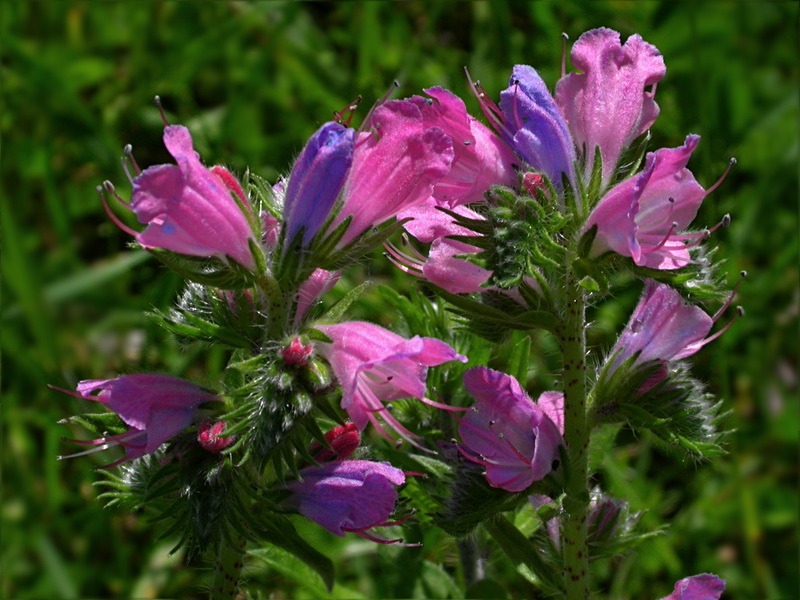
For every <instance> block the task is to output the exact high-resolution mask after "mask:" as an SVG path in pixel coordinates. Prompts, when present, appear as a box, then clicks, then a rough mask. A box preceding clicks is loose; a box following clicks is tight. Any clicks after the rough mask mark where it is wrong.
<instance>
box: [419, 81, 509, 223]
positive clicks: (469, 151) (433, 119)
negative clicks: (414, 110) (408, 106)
mask: <svg viewBox="0 0 800 600" xmlns="http://www.w3.org/2000/svg"><path fill="white" fill-rule="evenodd" d="M425 93H426V94H428V96H430V97H431V99H428V98H423V97H421V96H414V97H412V98H410V99H408V100H406V102H412V103H414V104H415V105H416V106H417V107H418V108H419V109H420V111H421V112H422V118H423V122H424V124H425V126H426V127H439V128H441V129H442V130H443V131H444V132H445V133H446V134H447V135H448V136H450V138H451V139H452V141H453V152H454V159H453V164H452V167H451V169H450V172H449V173H448V174H447V175H446V176H445V177H444V178H443V179H441V180H440V181H439V182H438V183H437V184H436V186H435V187H434V191H433V197H434V198H435V199H436V201H437V204H440V205H442V206H447V207H449V208H453V207H455V206H458V205H462V204H469V203H471V202H479V201H481V200H484V193H485V192H486V191H487V190H488V189H489V188H490V187H491V186H493V185H509V186H510V185H514V184H515V183H516V182H517V174H516V172H515V171H514V168H513V165H514V164H515V163H517V162H519V161H518V160H517V157H516V156H515V155H514V153H513V152H512V151H511V149H510V148H509V147H508V146H506V144H504V143H503V141H502V140H501V139H500V138H499V137H497V136H496V135H495V134H494V133H492V131H491V130H490V129H489V128H488V127H486V126H485V125H483V124H482V123H481V122H480V121H478V120H476V119H475V118H473V117H472V116H470V115H469V114H467V108H466V106H465V105H464V101H463V100H462V99H461V98H459V97H458V96H456V95H455V94H453V93H452V92H449V91H448V90H445V89H443V88H440V87H433V88H428V89H426V90H425Z"/></svg>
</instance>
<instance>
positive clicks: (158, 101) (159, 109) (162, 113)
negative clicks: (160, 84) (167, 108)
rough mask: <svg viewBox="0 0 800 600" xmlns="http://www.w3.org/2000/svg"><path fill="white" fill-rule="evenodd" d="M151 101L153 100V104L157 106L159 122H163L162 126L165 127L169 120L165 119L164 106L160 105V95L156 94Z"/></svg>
mask: <svg viewBox="0 0 800 600" xmlns="http://www.w3.org/2000/svg"><path fill="white" fill-rule="evenodd" d="M153 102H155V105H156V106H157V107H158V112H160V113H161V122H162V123H164V127H166V126H167V125H169V121H167V115H166V114H164V107H163V106H161V97H160V96H156V97H155V98H153Z"/></svg>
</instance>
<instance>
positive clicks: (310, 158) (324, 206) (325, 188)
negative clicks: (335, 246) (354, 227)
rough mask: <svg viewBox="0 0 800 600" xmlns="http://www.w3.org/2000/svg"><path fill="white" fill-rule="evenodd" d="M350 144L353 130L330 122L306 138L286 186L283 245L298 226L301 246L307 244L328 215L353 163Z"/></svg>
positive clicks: (292, 235)
mask: <svg viewBox="0 0 800 600" xmlns="http://www.w3.org/2000/svg"><path fill="white" fill-rule="evenodd" d="M354 145H355V131H354V130H353V129H350V128H349V127H344V126H343V125H340V124H339V123H332V122H330V123H325V124H324V125H323V126H322V127H320V128H319V129H318V130H317V131H316V132H315V133H314V135H312V136H311V139H309V140H308V143H307V144H306V147H305V148H303V151H302V152H301V153H300V156H298V157H297V160H296V161H295V163H294V167H292V173H291V175H290V176H289V185H288V186H287V188H286V199H285V203H284V209H283V220H284V222H285V223H286V226H285V233H286V242H287V244H288V243H291V241H292V240H293V239H294V237H295V236H296V235H297V234H298V232H299V231H300V229H301V228H302V229H303V239H302V246H303V247H306V246H308V244H309V243H310V242H311V239H312V238H313V237H314V235H316V233H317V231H319V228H320V227H321V226H322V224H323V223H324V222H325V219H327V218H328V214H329V213H330V211H331V209H332V208H333V205H334V203H335V202H336V199H337V198H338V197H339V192H340V191H341V189H342V186H343V185H344V182H345V179H346V178H347V174H348V172H349V170H350V165H351V164H352V162H353V148H354Z"/></svg>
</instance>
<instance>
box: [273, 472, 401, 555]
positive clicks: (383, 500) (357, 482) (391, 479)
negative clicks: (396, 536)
mask: <svg viewBox="0 0 800 600" xmlns="http://www.w3.org/2000/svg"><path fill="white" fill-rule="evenodd" d="M405 481H406V476H405V474H404V473H403V471H401V470H400V469H396V468H394V467H393V466H391V465H390V464H389V463H378V462H371V461H364V460H344V461H336V462H329V463H325V464H323V465H321V466H319V467H307V468H305V469H303V470H301V471H300V480H299V481H293V482H291V483H289V484H288V485H287V488H288V489H289V490H291V492H292V496H291V497H290V498H289V500H288V501H287V504H288V505H289V506H290V507H291V508H294V509H295V510H297V511H298V512H299V513H301V514H303V515H305V516H306V517H307V518H309V519H311V520H312V521H314V522H315V523H317V524H319V525H322V527H324V528H325V529H327V530H328V531H330V532H331V533H333V534H334V535H338V536H340V537H341V536H344V534H345V533H355V534H356V535H358V536H360V537H363V538H366V539H368V540H372V541H375V542H379V543H394V542H399V541H400V540H388V539H386V538H384V537H383V536H380V535H378V534H376V533H375V532H372V531H370V530H371V529H372V528H373V527H387V526H391V525H396V524H398V523H390V522H389V518H390V517H391V514H392V512H393V511H394V508H395V504H396V503H397V490H396V489H395V486H398V485H402V484H403V483H405Z"/></svg>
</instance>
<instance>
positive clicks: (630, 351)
mask: <svg viewBox="0 0 800 600" xmlns="http://www.w3.org/2000/svg"><path fill="white" fill-rule="evenodd" d="M734 293H735V291H734ZM732 300H733V294H731V297H730V298H729V299H728V301H727V302H726V303H725V305H724V306H723V307H722V309H720V310H719V311H717V314H715V315H714V317H710V316H708V315H707V314H706V313H705V312H704V311H703V309H701V308H700V307H698V306H695V305H693V304H690V303H689V302H687V301H686V300H684V299H683V297H682V296H681V295H680V293H678V292H677V291H676V290H675V289H673V288H671V287H670V286H668V285H666V284H663V283H657V282H655V281H653V280H652V279H646V280H645V285H644V293H643V294H642V297H641V299H640V300H639V304H638V305H637V306H636V308H635V309H634V311H633V314H632V315H631V318H630V320H629V321H628V324H627V325H626V326H625V329H624V330H623V332H622V334H621V335H620V336H619V339H618V340H617V343H616V344H615V345H614V348H613V349H612V350H611V357H612V361H613V362H612V363H611V367H610V369H611V372H613V371H615V370H616V369H618V368H619V367H620V366H621V365H622V364H623V363H624V362H625V361H627V360H628V359H630V358H631V357H634V356H636V359H635V363H636V364H644V363H646V362H649V361H660V362H663V363H666V362H669V361H674V360H680V359H682V358H686V357H688V356H691V355H692V354H694V353H695V352H697V351H698V350H700V348H702V347H703V346H705V345H706V344H708V343H709V342H712V341H714V340H715V339H717V338H718V337H719V336H720V335H722V334H723V333H724V332H725V331H726V330H727V329H728V327H730V326H731V324H732V323H733V321H730V322H728V324H727V325H726V326H725V327H724V328H722V329H721V330H719V331H718V332H717V333H715V334H714V335H711V336H709V335H708V333H709V331H711V327H712V326H713V325H714V323H715V322H716V321H717V319H719V317H720V316H721V315H722V313H723V312H724V310H725V309H726V308H727V307H728V306H729V305H730V303H731V301H732ZM664 376H665V374H664ZM660 379H663V376H662V377H660V378H659V379H658V380H660ZM658 380H657V381H650V382H648V388H649V387H652V386H653V385H655V384H656V383H658Z"/></svg>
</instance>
